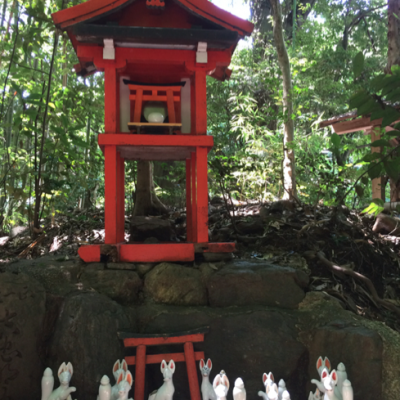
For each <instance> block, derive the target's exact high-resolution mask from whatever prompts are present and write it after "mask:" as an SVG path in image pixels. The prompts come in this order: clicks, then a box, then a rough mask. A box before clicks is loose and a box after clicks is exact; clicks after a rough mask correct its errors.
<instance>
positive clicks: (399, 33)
mask: <svg viewBox="0 0 400 400" xmlns="http://www.w3.org/2000/svg"><path fill="white" fill-rule="evenodd" d="M399 18H400V2H399V0H388V34H387V38H388V53H387V58H388V62H387V66H386V70H385V72H386V73H390V72H391V68H392V65H398V64H400V20H399Z"/></svg>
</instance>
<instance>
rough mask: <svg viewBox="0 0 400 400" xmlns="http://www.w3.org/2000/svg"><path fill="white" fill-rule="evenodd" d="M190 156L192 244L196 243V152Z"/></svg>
mask: <svg viewBox="0 0 400 400" xmlns="http://www.w3.org/2000/svg"><path fill="white" fill-rule="evenodd" d="M190 155H191V168H190V169H191V173H192V179H191V187H192V211H191V215H192V242H194V243H197V184H196V159H197V157H196V152H192V153H190Z"/></svg>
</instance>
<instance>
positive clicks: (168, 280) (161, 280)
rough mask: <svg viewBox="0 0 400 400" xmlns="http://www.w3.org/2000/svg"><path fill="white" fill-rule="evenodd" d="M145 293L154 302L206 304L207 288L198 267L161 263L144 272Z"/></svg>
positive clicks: (188, 304) (187, 304)
mask: <svg viewBox="0 0 400 400" xmlns="http://www.w3.org/2000/svg"><path fill="white" fill-rule="evenodd" d="M144 289H145V294H146V295H147V297H148V298H150V299H151V300H152V301H154V302H155V303H163V304H173V305H185V306H203V305H207V290H206V287H205V284H204V283H203V280H202V275H201V273H200V271H199V270H198V269H194V268H189V267H185V266H182V265H177V264H170V263H161V264H158V265H157V266H155V267H154V268H153V269H152V270H151V271H150V272H148V273H147V274H146V277H145V283H144Z"/></svg>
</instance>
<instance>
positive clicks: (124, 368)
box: [111, 360, 128, 400]
mask: <svg viewBox="0 0 400 400" xmlns="http://www.w3.org/2000/svg"><path fill="white" fill-rule="evenodd" d="M127 372H128V364H127V363H126V361H125V360H122V361H121V362H120V361H119V360H117V361H116V362H115V363H114V366H113V375H114V378H115V385H114V386H113V387H112V388H111V400H117V399H118V379H119V377H120V376H121V374H122V379H123V378H125V375H126V374H127Z"/></svg>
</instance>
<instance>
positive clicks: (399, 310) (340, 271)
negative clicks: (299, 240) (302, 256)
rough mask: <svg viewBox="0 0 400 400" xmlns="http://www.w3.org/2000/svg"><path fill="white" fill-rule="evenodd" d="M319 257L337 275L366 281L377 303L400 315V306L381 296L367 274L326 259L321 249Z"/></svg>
mask: <svg viewBox="0 0 400 400" xmlns="http://www.w3.org/2000/svg"><path fill="white" fill-rule="evenodd" d="M317 257H318V259H319V260H320V261H321V263H322V264H323V265H324V266H326V267H327V268H328V269H329V270H330V271H331V272H333V273H334V274H335V275H338V276H339V277H342V276H343V274H345V275H348V276H351V277H352V278H354V279H356V280H358V281H361V282H362V283H364V284H365V285H366V286H367V288H368V290H369V292H370V294H371V296H372V298H373V299H374V301H375V302H376V304H378V305H381V306H382V307H385V308H386V309H388V310H390V311H393V312H394V313H396V314H397V315H398V316H400V308H399V307H397V306H395V305H394V304H392V303H391V302H390V301H387V300H385V299H382V298H380V297H379V295H378V293H377V291H376V289H375V286H374V284H373V283H372V282H371V280H370V279H368V278H367V277H366V276H364V275H362V274H360V273H358V272H355V271H353V270H351V269H349V268H346V267H341V266H339V265H336V264H334V263H333V262H331V261H329V260H328V259H326V258H325V256H324V255H323V253H322V252H320V251H319V252H318V253H317Z"/></svg>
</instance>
